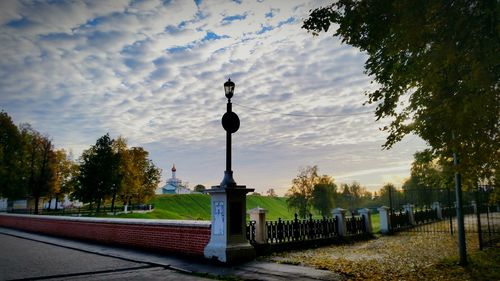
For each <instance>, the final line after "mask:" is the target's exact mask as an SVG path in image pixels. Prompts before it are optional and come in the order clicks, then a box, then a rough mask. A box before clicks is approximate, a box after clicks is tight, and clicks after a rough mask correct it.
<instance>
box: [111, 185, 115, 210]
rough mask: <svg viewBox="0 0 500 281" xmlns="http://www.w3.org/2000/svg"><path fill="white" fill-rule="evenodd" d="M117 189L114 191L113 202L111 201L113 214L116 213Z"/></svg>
mask: <svg viewBox="0 0 500 281" xmlns="http://www.w3.org/2000/svg"><path fill="white" fill-rule="evenodd" d="M115 199H116V189H115V190H114V191H113V200H112V201H111V212H114V211H115Z"/></svg>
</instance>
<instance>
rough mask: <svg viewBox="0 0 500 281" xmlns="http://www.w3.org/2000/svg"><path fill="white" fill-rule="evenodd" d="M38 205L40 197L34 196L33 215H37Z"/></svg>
mask: <svg viewBox="0 0 500 281" xmlns="http://www.w3.org/2000/svg"><path fill="white" fill-rule="evenodd" d="M38 203H40V195H35V215H38Z"/></svg>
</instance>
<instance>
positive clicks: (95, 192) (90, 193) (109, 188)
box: [75, 134, 118, 212]
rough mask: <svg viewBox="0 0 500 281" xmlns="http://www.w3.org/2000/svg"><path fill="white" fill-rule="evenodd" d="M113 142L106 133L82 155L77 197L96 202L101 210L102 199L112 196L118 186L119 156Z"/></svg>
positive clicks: (76, 191) (76, 190)
mask: <svg viewBox="0 0 500 281" xmlns="http://www.w3.org/2000/svg"><path fill="white" fill-rule="evenodd" d="M113 142H114V140H112V139H111V138H110V137H109V134H106V135H104V136H102V137H100V138H99V139H98V140H97V142H96V144H95V145H93V146H91V147H90V148H89V149H87V150H85V151H84V152H83V153H82V156H81V160H80V161H81V163H80V172H79V175H78V183H79V185H78V186H77V188H76V189H75V197H76V198H78V199H79V200H81V201H83V202H95V203H96V204H97V212H99V210H100V207H101V203H102V201H103V200H104V199H105V198H107V197H110V196H111V195H112V193H113V187H115V188H116V186H117V184H118V182H117V174H118V172H117V171H118V157H117V155H116V154H115V153H114V151H113Z"/></svg>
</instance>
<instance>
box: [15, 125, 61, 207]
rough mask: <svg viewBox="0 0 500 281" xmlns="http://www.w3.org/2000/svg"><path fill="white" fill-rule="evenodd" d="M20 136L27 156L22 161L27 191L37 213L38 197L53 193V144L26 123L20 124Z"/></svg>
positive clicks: (54, 177) (54, 176) (54, 179)
mask: <svg viewBox="0 0 500 281" xmlns="http://www.w3.org/2000/svg"><path fill="white" fill-rule="evenodd" d="M21 136H22V139H23V141H24V144H25V155H26V156H27V159H25V160H27V161H25V162H24V164H25V166H24V170H25V171H26V172H27V174H28V175H27V181H26V183H27V192H28V194H29V195H30V196H32V197H33V198H34V199H35V214H38V213H39V208H38V205H39V202H40V198H41V197H42V196H46V195H49V194H51V193H53V190H54V188H55V185H56V157H55V153H54V146H53V145H52V141H51V140H50V139H49V138H48V137H47V136H42V135H41V134H40V133H39V132H37V131H35V130H34V129H32V128H31V126H30V125H28V124H24V125H22V126H21Z"/></svg>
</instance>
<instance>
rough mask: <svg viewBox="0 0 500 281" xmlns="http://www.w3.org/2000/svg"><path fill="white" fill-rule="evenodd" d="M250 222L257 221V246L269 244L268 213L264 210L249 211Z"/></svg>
mask: <svg viewBox="0 0 500 281" xmlns="http://www.w3.org/2000/svg"><path fill="white" fill-rule="evenodd" d="M248 213H249V214H250V220H252V221H255V242H256V243H257V244H266V243H267V229H266V213H267V210H266V209H263V208H259V207H257V208H254V209H251V210H250V211H248Z"/></svg>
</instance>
